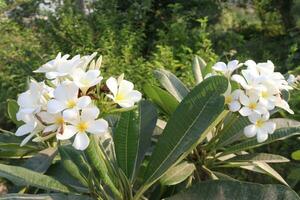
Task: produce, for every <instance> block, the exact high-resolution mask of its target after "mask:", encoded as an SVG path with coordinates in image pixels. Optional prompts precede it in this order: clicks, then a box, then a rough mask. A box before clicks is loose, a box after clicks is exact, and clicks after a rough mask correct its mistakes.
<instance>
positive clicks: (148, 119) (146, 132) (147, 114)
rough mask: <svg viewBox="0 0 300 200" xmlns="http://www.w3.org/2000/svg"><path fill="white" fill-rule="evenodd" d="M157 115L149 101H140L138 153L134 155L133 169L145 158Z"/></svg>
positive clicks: (138, 166)
mask: <svg viewBox="0 0 300 200" xmlns="http://www.w3.org/2000/svg"><path fill="white" fill-rule="evenodd" d="M157 119H158V113H157V109H156V107H155V106H154V105H153V104H152V103H151V102H150V101H141V102H140V106H139V121H140V123H139V125H140V126H139V140H138V149H137V150H138V152H137V154H136V156H137V157H136V162H135V169H136V173H138V171H139V170H138V169H139V168H140V167H141V164H142V162H143V160H144V158H145V155H146V153H147V151H148V150H149V148H150V146H151V137H152V134H153V132H154V129H155V126H156V122H157Z"/></svg>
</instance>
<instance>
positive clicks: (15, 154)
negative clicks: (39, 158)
mask: <svg viewBox="0 0 300 200" xmlns="http://www.w3.org/2000/svg"><path fill="white" fill-rule="evenodd" d="M37 151H38V148H36V147H34V146H31V145H25V146H22V147H21V146H20V143H0V158H10V159H19V158H27V157H32V155H34V154H35V153H36V152H37Z"/></svg>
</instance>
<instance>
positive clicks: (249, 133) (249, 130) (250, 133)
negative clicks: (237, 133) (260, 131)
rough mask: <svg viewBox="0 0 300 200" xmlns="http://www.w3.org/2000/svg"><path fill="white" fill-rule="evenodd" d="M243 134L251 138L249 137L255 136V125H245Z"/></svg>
mask: <svg viewBox="0 0 300 200" xmlns="http://www.w3.org/2000/svg"><path fill="white" fill-rule="evenodd" d="M244 135H245V136H246V137H248V138H251V137H253V136H255V135H256V127H255V125H253V124H251V125H249V126H246V127H245V128H244Z"/></svg>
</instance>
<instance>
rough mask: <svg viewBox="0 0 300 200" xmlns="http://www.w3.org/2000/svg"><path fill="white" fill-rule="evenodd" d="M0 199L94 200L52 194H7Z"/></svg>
mask: <svg viewBox="0 0 300 200" xmlns="http://www.w3.org/2000/svg"><path fill="white" fill-rule="evenodd" d="M0 199H3V200H4V199H7V200H8V199H9V200H92V198H90V197H89V196H85V195H70V194H62V193H50V194H5V195H1V197H0Z"/></svg>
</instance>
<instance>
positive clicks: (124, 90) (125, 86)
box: [118, 80, 134, 95]
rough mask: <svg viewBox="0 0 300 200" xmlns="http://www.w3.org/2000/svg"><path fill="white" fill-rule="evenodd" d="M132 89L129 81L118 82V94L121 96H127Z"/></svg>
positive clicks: (132, 86)
mask: <svg viewBox="0 0 300 200" xmlns="http://www.w3.org/2000/svg"><path fill="white" fill-rule="evenodd" d="M133 88H134V85H133V83H131V82H130V81H127V80H122V81H121V82H120V85H119V91H118V92H119V93H121V94H124V95H127V94H128V93H129V92H131V91H132V90H133Z"/></svg>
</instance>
